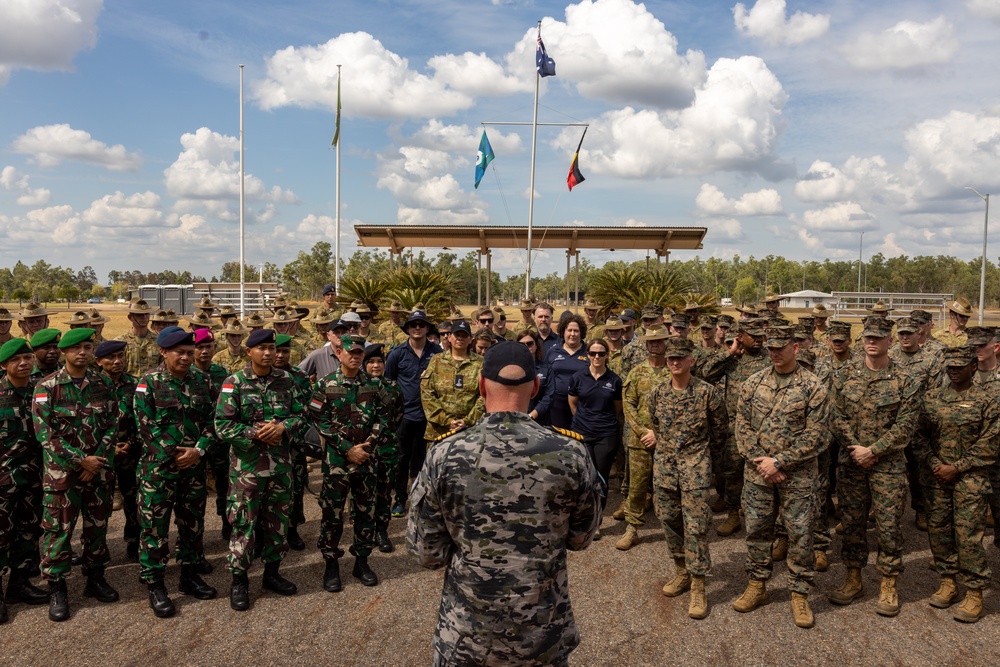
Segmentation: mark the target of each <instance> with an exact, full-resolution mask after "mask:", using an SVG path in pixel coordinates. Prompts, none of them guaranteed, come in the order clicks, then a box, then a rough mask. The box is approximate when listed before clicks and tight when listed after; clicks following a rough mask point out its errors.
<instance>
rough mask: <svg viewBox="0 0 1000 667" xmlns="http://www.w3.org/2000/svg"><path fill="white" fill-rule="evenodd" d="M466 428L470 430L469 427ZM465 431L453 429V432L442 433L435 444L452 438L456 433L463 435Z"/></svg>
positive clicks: (435, 439)
mask: <svg viewBox="0 0 1000 667" xmlns="http://www.w3.org/2000/svg"><path fill="white" fill-rule="evenodd" d="M466 428H468V427H466ZM464 430H465V429H464V428H453V429H452V430H450V431H448V432H447V433H442V434H441V435H439V436H438V437H436V438H434V442H441V441H442V440H444V439H445V438H450V437H451V436H453V435H455V434H456V433H461V432H462V431H464Z"/></svg>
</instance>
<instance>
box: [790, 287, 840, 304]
mask: <svg viewBox="0 0 1000 667" xmlns="http://www.w3.org/2000/svg"><path fill="white" fill-rule="evenodd" d="M778 298H780V299H781V305H780V306H779V307H780V308H812V307H813V306H815V305H816V304H819V303H821V304H823V305H824V306H826V307H827V308H832V307H833V304H834V303H836V301H837V299H836V298H834V296H833V295H832V294H827V293H826V292H817V291H816V290H814V289H804V290H802V291H801V292H791V293H789V294H781V295H779V297H778Z"/></svg>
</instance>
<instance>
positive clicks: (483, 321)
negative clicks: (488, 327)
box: [479, 317, 493, 324]
mask: <svg viewBox="0 0 1000 667" xmlns="http://www.w3.org/2000/svg"><path fill="white" fill-rule="evenodd" d="M479 323H480V324H493V318H492V317H491V318H490V319H488V320H479Z"/></svg>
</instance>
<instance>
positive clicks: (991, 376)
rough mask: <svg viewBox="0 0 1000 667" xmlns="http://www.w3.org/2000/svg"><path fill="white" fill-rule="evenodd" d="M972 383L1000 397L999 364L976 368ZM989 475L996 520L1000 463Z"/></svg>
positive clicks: (992, 507) (999, 494)
mask: <svg viewBox="0 0 1000 667" xmlns="http://www.w3.org/2000/svg"><path fill="white" fill-rule="evenodd" d="M972 383H973V384H975V385H976V386H977V387H982V388H984V389H986V391H987V392H988V393H989V394H990V395H992V396H994V397H997V398H998V399H1000V364H998V365H997V366H996V368H994V369H993V370H991V371H981V370H976V374H975V375H973V376H972ZM989 476H990V496H989V500H990V513H991V514H992V515H993V518H994V520H996V518H997V517H1000V463H997V464H995V465H992V466H990V468H989ZM993 542H994V544H1000V542H998V541H997V539H996V537H995V536H994V538H993Z"/></svg>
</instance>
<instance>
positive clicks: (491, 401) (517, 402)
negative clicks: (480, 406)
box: [479, 366, 539, 412]
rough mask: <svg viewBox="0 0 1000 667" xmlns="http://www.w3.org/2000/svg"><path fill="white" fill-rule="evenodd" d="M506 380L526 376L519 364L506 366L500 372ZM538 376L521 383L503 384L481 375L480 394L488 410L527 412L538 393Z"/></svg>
mask: <svg viewBox="0 0 1000 667" xmlns="http://www.w3.org/2000/svg"><path fill="white" fill-rule="evenodd" d="M499 375H500V377H502V378H503V379H505V380H517V379H520V378H523V377H524V370H523V369H521V367H519V366H504V367H503V368H502V369H501V370H500V373H499ZM538 385H539V383H538V377H537V376H536V377H533V378H531V379H530V380H528V381H527V382H522V383H521V384H502V383H500V382H497V381H495V380H488V379H486V378H484V377H482V376H480V377H479V395H480V396H482V397H483V403H485V404H486V412H527V411H528V404H529V403H530V402H531V398H532V397H533V396H534V395H535V394H537V393H538Z"/></svg>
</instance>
